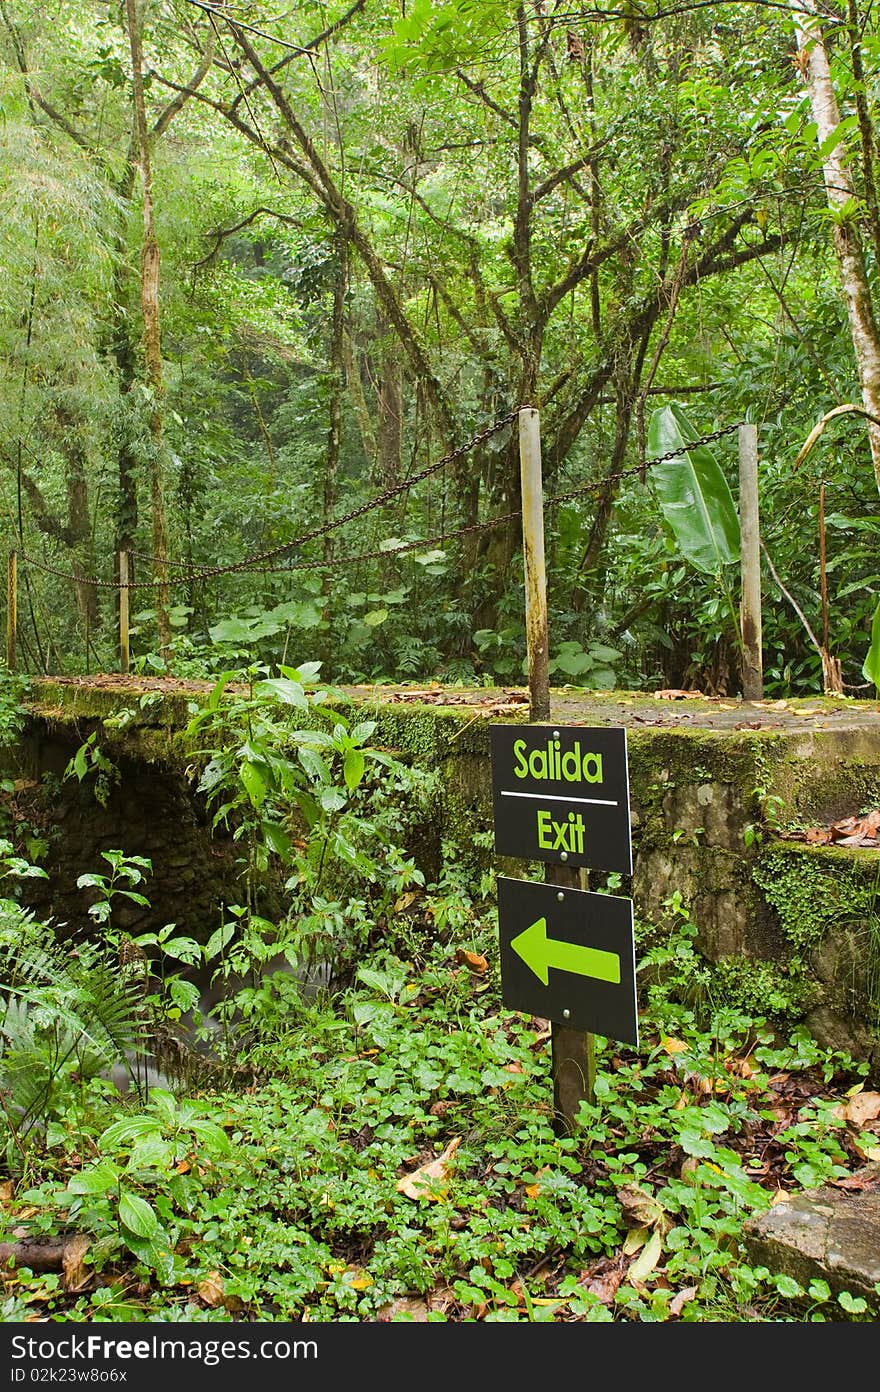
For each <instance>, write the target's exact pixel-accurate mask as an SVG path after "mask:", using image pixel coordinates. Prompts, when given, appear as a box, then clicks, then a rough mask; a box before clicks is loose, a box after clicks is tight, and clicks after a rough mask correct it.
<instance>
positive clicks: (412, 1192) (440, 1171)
mask: <svg viewBox="0 0 880 1392" xmlns="http://www.w3.org/2000/svg"><path fill="white" fill-rule="evenodd" d="M460 1145H461V1136H454V1137H453V1139H452V1140H451V1141H450V1142H449V1145H448V1146H447V1147H446V1149H445V1150H444V1152H443V1154H442V1155H438V1156H437V1158H436V1160H429V1161H428V1163H427V1165H420V1166H419V1168H418V1169H417V1170H413V1172H412V1174H407V1175H404V1176H403V1178H402V1179H399V1180H398V1181H397V1191H398V1193H400V1194H406V1196H407V1198H410V1199H432V1200H434V1201H435V1202H436V1201H437V1200H438V1199H442V1198H444V1197H445V1195H446V1191H447V1188H448V1183H447V1181H448V1179H449V1175H450V1171H451V1168H452V1167H451V1165H450V1163H449V1162H450V1161H451V1160H452V1157H453V1155H454V1154H455V1152H456V1151H457V1150H458V1147H459V1146H460Z"/></svg>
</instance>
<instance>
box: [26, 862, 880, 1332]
mask: <svg viewBox="0 0 880 1392" xmlns="http://www.w3.org/2000/svg"><path fill="white" fill-rule="evenodd" d="M676 925H679V926H676ZM687 927H688V925H687V924H686V922H685V920H684V918H683V916H682V915H681V914H680V913H679V914H677V915H673V917H672V920H671V926H670V930H669V931H670V937H669V939H668V941H665V942H664V943H663V945H662V948H661V949H659V950H657V949H651V950H648V951H646V952H645V954H644V955H643V958H642V961H643V962H644V963H645V964H646V966H648V967H650V966H651V965H652V964H654V965H656V964H657V963H658V962H661V961H662V960H666V961H668V960H669V957H670V955H672V956H673V957H676V959H677V961H678V962H679V971H678V973H677V975H676V979H680V977H681V970H680V966H681V963H683V962H684V963H686V962H687V959H688V954H689V953H690V951H691V937H690V935H689V933H688V931H687ZM682 929H684V931H682ZM495 933H496V924H495V915H494V908H493V888H492V884H491V877H489V878H488V879H487V880H485V881H484V883H483V886H482V892H481V893H480V894H474V895H469V894H468V893H467V890H466V882H465V879H464V877H463V876H462V875H461V874H460V873H459V872H458V870H457V868H456V866H455V864H454V863H452V864H451V865H449V866H447V869H446V871H445V873H444V877H443V879H442V880H441V881H440V882H439V883H437V884H434V885H429V886H428V887H427V888H425V889H416V890H410V891H408V892H407V893H405V894H402V895H401V896H400V898H399V900H398V901H397V903H396V905H395V906H393V909H392V913H391V914H390V915H389V919H388V923H387V934H386V940H385V942H382V943H378V944H377V945H376V946H374V947H373V948H372V950H370V951H369V952H367V953H365V954H364V956H363V959H362V961H361V964H360V966H359V968H358V971H357V975H356V978H355V980H354V981H353V983H352V984H351V985H350V986H348V987H347V988H345V989H344V990H340V991H339V992H337V993H335V994H326V995H318V996H314V995H307V994H304V993H303V992H302V991H301V989H300V987H299V986H298V984H297V982H296V980H295V978H294V977H293V976H291V975H290V974H289V973H282V974H281V975H279V976H275V977H271V978H267V979H265V980H264V981H263V983H262V986H261V990H260V992H259V993H258V994H259V1004H258V1006H257V1007H255V1006H254V1000H253V997H251V1000H250V1007H251V1009H250V1014H249V1017H248V1020H247V1026H248V1032H247V1037H246V1042H245V1044H244V1045H243V1046H242V1047H241V1048H240V1050H239V1052H238V1054H237V1056H236V1063H237V1065H238V1068H239V1074H238V1081H237V1083H236V1084H235V1086H233V1087H227V1088H225V1089H223V1088H217V1087H214V1088H201V1089H197V1088H193V1087H189V1088H188V1087H187V1086H186V1084H185V1082H180V1083H178V1084H175V1083H174V1082H173V1081H171V1080H167V1079H163V1080H161V1081H162V1085H161V1086H156V1087H153V1088H151V1089H149V1090H147V1091H145V1092H144V1093H142V1094H141V1095H138V1093H137V1091H134V1090H133V1091H131V1092H130V1093H129V1094H128V1095H127V1096H126V1098H125V1099H123V1100H122V1101H120V1097H119V1095H118V1094H117V1093H116V1091H115V1089H114V1088H113V1086H112V1084H111V1083H110V1082H108V1081H107V1080H106V1079H105V1078H102V1077H100V1076H98V1075H94V1076H92V1077H91V1078H90V1079H82V1078H81V1079H77V1078H75V1077H74V1078H72V1079H68V1085H67V1086H65V1087H64V1088H60V1089H59V1090H58V1091H57V1092H56V1094H55V1096H54V1100H53V1104H52V1107H51V1108H49V1109H48V1110H47V1112H46V1114H45V1116H44V1124H43V1125H42V1126H40V1127H33V1128H31V1130H30V1131H29V1132H27V1133H26V1134H24V1135H19V1136H18V1137H17V1140H16V1144H14V1145H13V1144H9V1145H8V1146H7V1148H6V1158H5V1168H6V1173H5V1174H4V1175H3V1177H2V1180H0V1196H2V1203H3V1211H4V1219H5V1227H6V1234H5V1237H4V1239H3V1240H4V1241H6V1242H11V1243H13V1244H18V1245H19V1248H20V1249H21V1250H24V1249H22V1248H21V1244H22V1243H23V1242H25V1241H27V1240H29V1239H30V1240H35V1239H42V1240H47V1239H54V1240H56V1242H57V1244H59V1245H60V1247H61V1249H62V1258H61V1260H60V1261H57V1262H56V1269H54V1270H41V1269H39V1268H38V1264H37V1263H35V1265H34V1267H28V1266H26V1265H23V1264H19V1266H18V1267H14V1266H13V1267H11V1268H7V1269H6V1270H5V1271H4V1272H3V1276H2V1282H3V1290H2V1303H0V1310H2V1319H3V1320H4V1321H10V1322H11V1321H22V1320H32V1319H35V1318H36V1319H45V1318H49V1319H51V1320H66V1321H81V1322H87V1321H123V1322H130V1321H148V1320H157V1319H158V1320H183V1321H222V1322H233V1321H284V1320H297V1321H299V1320H302V1321H314V1322H327V1321H376V1320H381V1321H392V1322H394V1321H411V1320H416V1321H427V1322H434V1321H436V1322H442V1321H447V1322H448V1321H492V1322H496V1321H548V1322H578V1321H586V1322H610V1321H637V1322H657V1321H668V1320H680V1321H708V1320H712V1321H728V1322H749V1323H753V1322H756V1321H759V1322H800V1321H803V1322H814V1321H853V1320H855V1321H865V1320H869V1321H870V1320H874V1319H876V1318H877V1314H878V1308H880V1302H876V1303H874V1304H873V1305H872V1304H871V1303H869V1302H867V1301H866V1300H864V1299H863V1298H861V1297H859V1296H853V1295H851V1294H847V1293H846V1292H844V1293H843V1294H842V1295H839V1296H837V1297H835V1296H834V1295H833V1294H832V1292H831V1291H830V1290H829V1289H828V1287H827V1286H826V1285H825V1284H824V1283H822V1282H819V1281H814V1282H813V1283H812V1284H811V1285H810V1287H809V1289H808V1290H804V1289H803V1288H801V1287H800V1286H799V1285H798V1284H797V1283H796V1282H795V1281H793V1280H792V1279H791V1278H789V1277H786V1276H778V1275H774V1274H772V1273H770V1272H769V1271H767V1270H766V1269H764V1268H757V1269H756V1268H754V1267H752V1266H750V1265H749V1263H748V1261H747V1259H746V1256H745V1253H744V1249H743V1247H742V1245H741V1237H742V1230H743V1225H744V1223H745V1221H746V1220H747V1219H748V1217H749V1216H750V1215H752V1214H755V1213H758V1212H761V1211H762V1210H764V1209H766V1208H767V1207H768V1206H769V1205H770V1204H772V1203H773V1202H774V1201H776V1200H777V1199H778V1198H779V1197H780V1196H784V1195H786V1194H789V1193H795V1192H798V1191H800V1190H803V1189H809V1188H812V1187H814V1186H816V1185H818V1184H820V1183H826V1182H827V1183H830V1184H836V1185H841V1186H843V1187H846V1186H848V1185H849V1186H854V1185H857V1184H858V1182H859V1180H858V1175H859V1172H860V1170H862V1169H863V1168H864V1166H865V1163H866V1161H868V1160H870V1159H875V1158H876V1157H877V1154H878V1147H880V1135H878V1127H880V1123H878V1121H877V1120H876V1117H874V1119H872V1112H873V1113H876V1108H872V1107H871V1105H870V1098H871V1094H870V1093H869V1092H868V1091H867V1090H866V1088H865V1083H864V1070H863V1069H862V1068H861V1067H860V1066H857V1065H856V1064H855V1063H854V1062H853V1061H852V1060H851V1059H850V1058H848V1057H847V1056H845V1055H842V1054H836V1053H831V1052H829V1051H826V1050H822V1049H820V1048H819V1047H818V1046H817V1045H816V1044H815V1042H814V1041H812V1040H811V1038H810V1037H809V1036H808V1035H807V1034H806V1033H805V1032H803V1031H802V1030H798V1031H795V1032H794V1033H791V1032H788V1031H785V1030H782V1029H779V1028H778V1027H774V1025H773V1024H772V1022H770V1021H768V1020H758V1019H752V1018H747V1017H745V1016H743V1015H741V1014H737V1013H735V1012H731V1011H730V1010H725V1009H721V1010H717V1009H712V1008H711V1006H709V1005H706V1004H705V1003H704V1005H703V1007H702V1008H701V1009H700V1010H699V1011H698V1012H695V1009H694V1008H693V1007H691V1006H685V1005H682V1004H681V1003H676V1002H675V1001H674V1000H673V999H672V998H671V996H670V994H669V991H668V988H667V986H664V985H663V984H662V978H663V972H662V971H661V972H656V971H655V972H654V973H653V974H652V975H653V978H654V984H648V983H647V981H643V982H642V984H641V985H640V1004H641V1012H642V1021H641V1044H640V1047H639V1049H638V1051H636V1050H633V1049H630V1048H628V1047H626V1048H625V1047H620V1046H617V1045H615V1044H614V1043H613V1042H610V1041H605V1040H602V1039H597V1041H596V1042H597V1050H598V1076H597V1082H596V1089H595V1098H594V1100H593V1101H592V1102H591V1103H583V1104H582V1107H581V1111H580V1114H579V1118H578V1123H577V1126H576V1128H575V1130H574V1132H573V1133H572V1134H570V1135H559V1134H557V1133H556V1131H555V1130H554V1126H553V1117H552V1088H551V1083H550V1054H549V1049H550V1044H549V1026H548V1023H547V1022H546V1021H544V1020H540V1019H536V1018H534V1017H531V1016H525V1015H520V1014H518V1013H515V1012H511V1011H509V1010H507V1009H505V1007H504V1005H503V1002H502V1000H501V996H500V984H499V980H498V973H497V967H496V961H495V948H494V942H495ZM7 1250H8V1249H7ZM30 1250H31V1251H33V1250H35V1248H33V1247H32V1248H31V1249H30Z"/></svg>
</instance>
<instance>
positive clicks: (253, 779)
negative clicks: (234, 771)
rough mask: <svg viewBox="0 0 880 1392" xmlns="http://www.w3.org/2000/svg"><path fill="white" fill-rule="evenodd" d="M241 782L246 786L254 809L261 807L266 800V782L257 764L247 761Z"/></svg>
mask: <svg viewBox="0 0 880 1392" xmlns="http://www.w3.org/2000/svg"><path fill="white" fill-rule="evenodd" d="M240 777H241V781H242V783H243V784H244V789H245V792H246V793H247V795H248V797H249V798H250V800H251V803H252V804H253V806H254V807H260V806H262V804H263V803H264V802H265V800H266V792H267V787H266V780H265V778H264V777H263V775H262V773H261V772H260V770H259V769H258V768H257V766H256V764H252V763H251V762H250V761H249V760H248V759H245V761H244V763H243V764H242V766H241V773H240Z"/></svg>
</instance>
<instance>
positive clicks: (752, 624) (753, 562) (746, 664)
mask: <svg viewBox="0 0 880 1392" xmlns="http://www.w3.org/2000/svg"><path fill="white" fill-rule="evenodd" d="M739 531H740V570H741V577H742V580H741V583H742V590H741V596H742V597H741V601H740V628H741V633H742V694H743V700H744V701H760V700H761V699H762V697H763V695H764V668H763V660H762V655H761V532H760V526H759V520H758V430H757V427H756V426H754V425H741V426H740V428H739Z"/></svg>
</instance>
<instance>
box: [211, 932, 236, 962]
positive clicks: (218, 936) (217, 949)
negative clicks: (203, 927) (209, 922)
mask: <svg viewBox="0 0 880 1392" xmlns="http://www.w3.org/2000/svg"><path fill="white" fill-rule="evenodd" d="M234 933H235V924H234V923H224V924H223V927H222V928H218V929H217V931H216V932H214V933H212V934H211V936H210V938H209V939H208V941H207V942H206V944H205V960H206V961H207V962H213V960H214V958H215V957H216V956H217V955H218V954H219V953H221V952H222V951H223V949H224V947H225V946H226V944H227V943H228V942H229V940H230V938H231V937H232V936H233V934H234Z"/></svg>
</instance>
